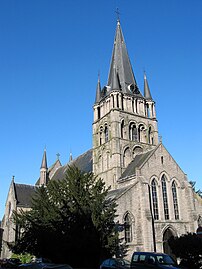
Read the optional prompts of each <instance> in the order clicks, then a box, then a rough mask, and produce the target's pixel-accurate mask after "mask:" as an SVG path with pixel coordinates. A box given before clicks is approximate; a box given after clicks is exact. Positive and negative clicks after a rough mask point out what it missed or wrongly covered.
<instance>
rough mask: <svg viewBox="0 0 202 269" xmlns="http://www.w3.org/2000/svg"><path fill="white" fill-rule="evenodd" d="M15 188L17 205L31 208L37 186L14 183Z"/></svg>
mask: <svg viewBox="0 0 202 269" xmlns="http://www.w3.org/2000/svg"><path fill="white" fill-rule="evenodd" d="M14 188H15V197H16V200H17V206H20V207H27V208H30V207H31V200H32V197H33V195H34V193H35V190H36V187H35V186H32V185H26V184H17V183H14Z"/></svg>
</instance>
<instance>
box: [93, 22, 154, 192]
mask: <svg viewBox="0 0 202 269" xmlns="http://www.w3.org/2000/svg"><path fill="white" fill-rule="evenodd" d="M93 108H94V122H93V172H94V174H95V175H97V176H99V177H101V178H102V179H103V180H104V181H105V182H106V185H107V186H111V187H112V189H115V188H116V186H117V181H118V179H119V178H120V176H121V174H122V173H123V172H124V170H125V169H126V167H127V166H128V164H129V163H130V162H131V161H132V160H133V158H134V157H135V156H136V155H137V154H140V153H142V152H146V151H148V150H151V149H152V148H154V147H155V146H156V145H157V144H158V128H157V120H156V113H155V102H154V101H153V99H152V97H151V93H150V89H149V85H148V81H147V78H146V74H144V96H143V95H142V94H141V92H140V90H139V88H138V85H137V82H136V79H135V76H134V73H133V70H132V66H131V63H130V59H129V56H128V52H127V49H126V44H125V41H124V37H123V33H122V30H121V25H120V21H119V20H118V21H117V28H116V33H115V39H114V46H113V52H112V58H111V65H110V69H109V77H108V82H107V85H106V86H104V87H103V88H102V89H101V83H100V78H98V83H97V89H96V98H95V104H94V107H93Z"/></svg>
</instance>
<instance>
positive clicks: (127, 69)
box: [108, 19, 142, 97]
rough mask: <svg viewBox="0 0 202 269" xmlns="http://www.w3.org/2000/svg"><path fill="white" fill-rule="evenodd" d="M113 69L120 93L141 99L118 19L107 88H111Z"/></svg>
mask: <svg viewBox="0 0 202 269" xmlns="http://www.w3.org/2000/svg"><path fill="white" fill-rule="evenodd" d="M114 68H115V69H116V70H117V73H118V77H119V81H120V85H121V89H122V91H123V92H124V93H131V94H136V95H139V96H141V97H142V95H141V93H140V92H139V90H138V86H137V83H136V80H135V76H134V74H133V70H132V66H131V63H130V59H129V56H128V52H127V48H126V44H125V40H124V37H123V33H122V30H121V25H120V20H119V19H118V20H117V28H116V34H115V39H114V47H113V52H112V58H111V66H110V70H109V77H108V86H111V87H112V83H113V80H114Z"/></svg>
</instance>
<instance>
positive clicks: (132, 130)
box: [129, 123, 138, 141]
mask: <svg viewBox="0 0 202 269" xmlns="http://www.w3.org/2000/svg"><path fill="white" fill-rule="evenodd" d="M129 136H130V137H129V138H130V140H132V141H137V138H138V135H137V127H136V125H135V124H134V123H131V124H130V127H129Z"/></svg>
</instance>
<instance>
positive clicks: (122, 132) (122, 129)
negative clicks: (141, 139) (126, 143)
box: [121, 120, 124, 138]
mask: <svg viewBox="0 0 202 269" xmlns="http://www.w3.org/2000/svg"><path fill="white" fill-rule="evenodd" d="M121 138H124V120H122V122H121Z"/></svg>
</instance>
